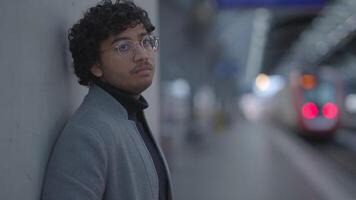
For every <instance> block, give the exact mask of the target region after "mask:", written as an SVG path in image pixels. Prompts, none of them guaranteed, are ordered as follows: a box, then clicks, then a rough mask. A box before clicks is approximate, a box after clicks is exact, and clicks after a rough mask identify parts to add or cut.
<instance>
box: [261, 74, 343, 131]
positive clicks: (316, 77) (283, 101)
mask: <svg viewBox="0 0 356 200" xmlns="http://www.w3.org/2000/svg"><path fill="white" fill-rule="evenodd" d="M286 83H287V84H285V86H284V87H283V88H282V89H281V90H280V91H279V92H278V93H277V94H276V95H274V96H273V98H271V99H270V101H269V103H268V104H269V105H268V106H269V113H268V115H269V117H271V118H272V119H273V121H274V122H276V123H278V124H282V125H284V126H287V127H289V128H292V129H295V130H297V132H298V133H299V134H302V135H304V136H310V137H319V138H321V137H323V138H326V137H332V136H333V135H334V134H335V133H336V130H337V129H338V128H339V124H340V110H341V108H342V81H341V79H340V76H339V74H338V72H337V71H336V70H334V69H333V68H330V67H320V68H317V70H316V71H306V70H293V71H291V72H290V74H289V77H288V81H286Z"/></svg>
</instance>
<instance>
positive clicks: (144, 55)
mask: <svg viewBox="0 0 356 200" xmlns="http://www.w3.org/2000/svg"><path fill="white" fill-rule="evenodd" d="M148 56H149V55H148V51H147V50H146V49H145V48H143V47H142V46H141V45H137V46H136V48H135V50H134V61H139V60H147V59H148Z"/></svg>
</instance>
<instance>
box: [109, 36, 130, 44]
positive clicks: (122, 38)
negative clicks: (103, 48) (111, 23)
mask: <svg viewBox="0 0 356 200" xmlns="http://www.w3.org/2000/svg"><path fill="white" fill-rule="evenodd" d="M121 40H130V38H129V37H117V38H114V40H113V41H112V42H111V45H113V44H115V43H116V42H118V41H121Z"/></svg>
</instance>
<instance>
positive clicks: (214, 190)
mask: <svg viewBox="0 0 356 200" xmlns="http://www.w3.org/2000/svg"><path fill="white" fill-rule="evenodd" d="M233 124H234V125H232V126H231V127H229V128H227V129H226V130H225V131H223V132H220V133H213V134H207V135H204V136H202V137H201V139H195V140H192V141H191V140H184V142H182V143H181V144H180V145H179V146H176V147H175V148H174V149H172V150H171V152H170V154H169V156H168V160H169V163H170V167H171V171H172V177H173V185H174V196H175V199H184V200H237V199H242V200H300V199H303V200H351V199H355V197H356V196H355V192H354V188H356V187H355V186H356V181H355V180H356V179H355V177H353V178H350V177H349V176H348V175H347V174H345V173H344V172H343V171H342V170H340V168H338V167H337V166H335V165H334V164H333V163H330V162H328V161H327V160H325V159H324V158H323V157H322V156H320V155H318V154H317V152H316V151H314V150H313V149H312V148H311V147H309V146H307V145H305V144H303V142H298V140H300V138H298V137H297V136H296V135H295V134H293V133H286V132H283V131H282V130H280V129H277V128H275V127H273V126H269V125H266V124H263V123H258V124H252V123H250V122H247V121H239V122H236V123H233ZM187 138H189V137H187Z"/></svg>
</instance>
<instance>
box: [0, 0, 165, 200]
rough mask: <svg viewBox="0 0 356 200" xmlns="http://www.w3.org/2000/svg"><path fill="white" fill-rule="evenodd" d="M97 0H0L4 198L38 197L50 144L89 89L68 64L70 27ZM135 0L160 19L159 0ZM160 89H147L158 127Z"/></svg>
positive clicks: (0, 178) (0, 187)
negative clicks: (82, 83)
mask: <svg viewBox="0 0 356 200" xmlns="http://www.w3.org/2000/svg"><path fill="white" fill-rule="evenodd" d="M96 2H97V0H85V1H79V0H61V1H58V0H46V1H44V0H31V1H0V30H1V31H0V38H1V39H0V69H1V71H2V73H0V92H1V98H0V110H1V112H0V126H1V132H0V160H1V162H0V199H1V200H2V199H4V200H19V199H26V200H38V199H39V197H40V192H41V186H42V180H43V175H44V171H45V168H46V164H47V160H48V157H49V153H50V150H51V148H52V145H53V144H54V141H55V139H56V138H57V136H58V134H59V133H60V131H61V129H62V127H63V125H64V123H65V121H66V120H67V119H68V117H69V116H70V115H71V113H72V112H73V110H74V109H75V108H76V107H77V106H78V105H79V103H80V102H81V100H82V98H83V96H84V95H85V93H86V91H87V89H86V88H85V87H82V86H79V85H78V84H77V79H76V78H75V77H74V75H73V73H72V69H71V68H70V54H69V52H68V50H67V49H68V44H67V30H68V28H69V27H70V26H71V25H72V24H73V23H74V22H75V21H76V20H77V19H78V18H79V17H80V16H81V15H82V13H83V11H84V10H85V9H86V8H88V7H89V6H90V5H94V4H95V3H96ZM137 2H138V3H139V4H140V5H143V7H145V6H148V7H149V11H150V15H151V17H152V19H153V21H154V22H157V20H156V19H157V14H156V13H157V9H156V7H155V5H157V2H156V0H141V1H137ZM157 77H158V76H157ZM157 93H158V85H157V82H156V83H155V85H154V87H153V88H152V89H151V90H150V92H149V93H148V94H147V95H148V101H149V102H150V104H151V105H152V108H151V110H150V113H149V116H150V117H151V116H153V118H152V119H150V123H153V128H152V129H153V131H155V132H157V133H158V127H159V126H158V124H157V122H158V118H157V119H155V117H158V100H157V99H156V98H157V97H158V94H157ZM156 101H157V102H156Z"/></svg>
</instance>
